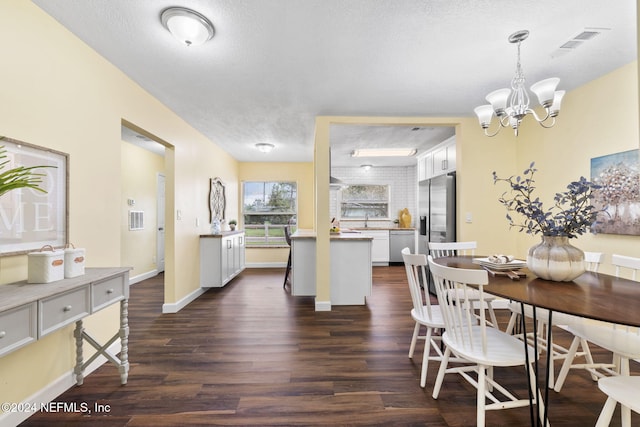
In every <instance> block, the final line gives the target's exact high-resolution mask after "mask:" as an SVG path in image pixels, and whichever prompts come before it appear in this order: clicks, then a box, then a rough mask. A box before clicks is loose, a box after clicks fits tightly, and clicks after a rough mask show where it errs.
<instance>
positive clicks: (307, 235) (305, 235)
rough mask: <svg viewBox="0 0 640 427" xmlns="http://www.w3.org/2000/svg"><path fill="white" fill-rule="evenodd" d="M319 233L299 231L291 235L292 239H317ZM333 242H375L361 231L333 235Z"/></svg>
mask: <svg viewBox="0 0 640 427" xmlns="http://www.w3.org/2000/svg"><path fill="white" fill-rule="evenodd" d="M316 236H317V233H316V232H315V231H313V230H305V229H299V230H297V231H296V232H295V233H293V234H292V235H291V239H292V240H295V239H315V238H316ZM330 238H331V240H373V237H371V236H367V235H366V234H362V233H360V232H359V231H353V232H349V231H341V232H340V233H336V234H334V233H331V236H330Z"/></svg>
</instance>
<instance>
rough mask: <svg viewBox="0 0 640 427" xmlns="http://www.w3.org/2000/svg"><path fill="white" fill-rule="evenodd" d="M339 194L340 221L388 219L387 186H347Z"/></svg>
mask: <svg viewBox="0 0 640 427" xmlns="http://www.w3.org/2000/svg"><path fill="white" fill-rule="evenodd" d="M341 193H342V194H341V200H340V217H341V218H342V219H365V218H367V219H389V199H390V197H389V185H373V184H349V186H348V187H346V188H344V189H342V191H341Z"/></svg>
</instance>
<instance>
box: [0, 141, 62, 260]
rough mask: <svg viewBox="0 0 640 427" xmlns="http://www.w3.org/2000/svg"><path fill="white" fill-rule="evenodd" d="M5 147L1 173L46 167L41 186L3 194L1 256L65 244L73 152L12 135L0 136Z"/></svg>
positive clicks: (0, 201) (37, 170) (0, 212)
mask: <svg viewBox="0 0 640 427" xmlns="http://www.w3.org/2000/svg"><path fill="white" fill-rule="evenodd" d="M0 147H3V149H4V150H5V153H4V158H1V159H0V164H2V163H4V164H3V165H2V168H1V169H0V174H2V173H4V172H7V171H9V170H11V169H14V168H16V167H19V166H24V167H33V166H45V167H42V168H38V169H35V172H36V173H38V174H40V176H39V179H40V183H39V184H38V187H39V188H41V189H42V190H44V191H37V190H35V189H32V188H17V189H14V190H10V191H9V192H7V193H5V194H3V195H1V196H0V256H1V255H17V254H22V253H27V252H32V251H34V250H39V249H40V248H42V247H43V246H45V245H51V246H53V247H64V245H65V244H66V243H67V240H68V239H67V237H68V230H69V216H68V207H69V203H68V191H69V155H68V154H66V153H61V152H58V151H55V150H51V149H48V148H43V147H39V146H36V145H33V144H29V143H26V142H22V141H18V140H15V139H10V138H3V139H0Z"/></svg>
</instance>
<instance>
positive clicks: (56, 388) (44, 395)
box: [0, 338, 121, 427]
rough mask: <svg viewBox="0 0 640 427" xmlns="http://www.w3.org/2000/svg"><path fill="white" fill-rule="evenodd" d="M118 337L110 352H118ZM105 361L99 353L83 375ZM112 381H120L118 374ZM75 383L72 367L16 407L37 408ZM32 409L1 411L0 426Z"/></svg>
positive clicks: (10, 424) (12, 423)
mask: <svg viewBox="0 0 640 427" xmlns="http://www.w3.org/2000/svg"><path fill="white" fill-rule="evenodd" d="M120 350H121V346H120V338H118V339H117V340H116V341H115V342H114V343H113V344H111V345H110V346H109V352H110V353H111V354H118V353H120ZM105 362H107V358H106V357H104V356H102V355H100V356H98V357H97V358H96V360H94V361H93V362H91V363H90V364H89V365H88V366H87V367H86V369H85V370H84V376H85V377H87V375H89V374H91V373H92V372H93V371H95V370H96V369H98V368H99V367H100V366H102V365H103V364H104V363H105ZM113 380H114V381H120V376H119V375H118V376H117V377H114V379H113ZM75 385H76V378H75V375H74V373H73V368H72V369H71V370H70V371H67V372H65V373H64V374H62V375H61V376H60V377H58V378H57V379H55V380H53V381H52V382H51V383H49V384H48V385H46V386H45V387H43V388H41V389H40V390H38V391H37V392H35V393H34V394H32V395H31V396H29V397H28V398H26V399H25V400H23V401H22V402H20V403H18V407H20V406H21V405H22V406H23V407H27V406H29V407H30V408H33V407H34V406H35V407H37V408H39V407H40V405H41V404H46V403H48V402H52V401H54V400H55V399H56V398H57V397H58V396H60V395H61V394H62V393H64V392H65V391H67V390H69V389H70V388H71V387H73V386H75ZM86 403H87V404H89V406H92V405H93V403H95V402H86ZM33 413H34V411H19V412H3V413H2V414H1V415H0V427H13V426H17V425H18V424H20V423H22V422H23V421H25V420H26V419H27V418H29V417H30V416H31V415H33Z"/></svg>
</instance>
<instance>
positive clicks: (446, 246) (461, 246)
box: [429, 242, 478, 258]
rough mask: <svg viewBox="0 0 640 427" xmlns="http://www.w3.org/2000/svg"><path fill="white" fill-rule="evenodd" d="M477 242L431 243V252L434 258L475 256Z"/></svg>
mask: <svg viewBox="0 0 640 427" xmlns="http://www.w3.org/2000/svg"><path fill="white" fill-rule="evenodd" d="M477 247H478V244H477V243H476V242H429V251H430V254H431V256H433V257H434V258H440V257H444V256H457V255H471V256H473V255H475V250H476V248H477Z"/></svg>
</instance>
